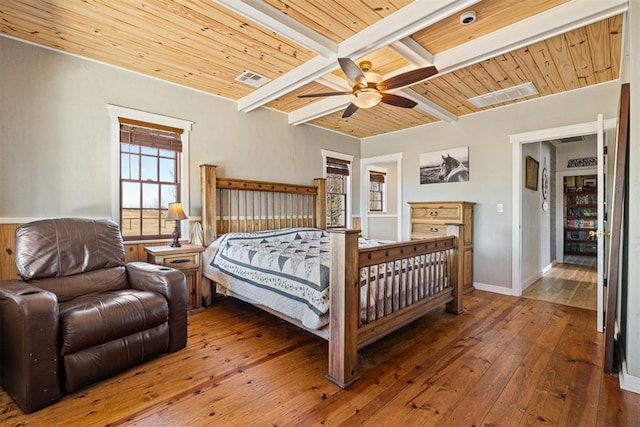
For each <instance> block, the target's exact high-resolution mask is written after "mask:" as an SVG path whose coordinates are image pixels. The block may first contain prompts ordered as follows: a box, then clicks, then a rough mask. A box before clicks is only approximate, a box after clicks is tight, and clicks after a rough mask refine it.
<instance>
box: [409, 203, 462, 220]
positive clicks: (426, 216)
mask: <svg viewBox="0 0 640 427" xmlns="http://www.w3.org/2000/svg"><path fill="white" fill-rule="evenodd" d="M460 208H461V207H460V206H455V205H450V206H447V205H440V206H424V207H417V206H412V207H411V219H412V220H427V221H442V222H446V221H462V210H461V209H460Z"/></svg>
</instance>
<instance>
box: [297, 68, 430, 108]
mask: <svg viewBox="0 0 640 427" xmlns="http://www.w3.org/2000/svg"><path fill="white" fill-rule="evenodd" d="M338 63H339V64H340V68H342V71H343V72H344V74H345V75H346V76H347V78H348V79H349V80H350V81H351V83H353V85H354V86H353V89H352V90H351V91H350V92H346V91H345V92H324V93H310V94H306V95H298V98H318V97H323V96H335V95H351V103H350V104H349V106H348V107H347V109H346V110H344V113H343V114H342V118H346V117H350V116H351V115H353V113H355V112H356V111H357V110H358V108H371V107H374V106H376V105H378V104H379V103H380V102H384V103H385V104H389V105H393V106H396V107H403V108H413V107H415V106H416V105H418V103H417V102H415V101H412V100H411V99H408V98H405V97H403V96H399V95H394V94H392V93H384V91H386V90H391V89H398V88H401V87H404V86H409V85H411V84H414V83H417V82H419V81H421V80H424V79H426V78H429V77H431V76H433V75H435V74H437V73H438V70H437V69H436V67H434V66H430V67H424V68H418V69H416V70H411V71H407V72H406V73H402V74H398V75H397V76H393V77H390V78H388V79H386V80H382V76H381V75H380V74H378V73H376V72H374V71H371V62H369V61H362V62H361V63H360V66H358V65H356V63H355V62H353V61H352V60H351V59H349V58H338Z"/></svg>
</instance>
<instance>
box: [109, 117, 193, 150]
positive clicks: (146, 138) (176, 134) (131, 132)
mask: <svg viewBox="0 0 640 427" xmlns="http://www.w3.org/2000/svg"><path fill="white" fill-rule="evenodd" d="M118 120H119V122H120V142H121V143H123V144H135V145H141V146H145V147H151V148H157V149H160V150H169V151H175V152H178V153H181V152H182V140H181V135H182V129H177V128H172V127H169V126H162V125H155V124H153V123H146V122H140V121H137V120H130V119H125V118H119V119H118Z"/></svg>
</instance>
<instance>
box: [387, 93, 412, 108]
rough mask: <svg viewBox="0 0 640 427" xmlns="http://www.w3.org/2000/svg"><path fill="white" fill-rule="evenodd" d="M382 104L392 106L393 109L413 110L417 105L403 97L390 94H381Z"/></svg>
mask: <svg viewBox="0 0 640 427" xmlns="http://www.w3.org/2000/svg"><path fill="white" fill-rule="evenodd" d="M381 101H382V102H384V103H385V104H389V105H393V106H395V107H403V108H413V107H415V106H416V105H418V103H417V102H415V101H412V100H410V99H409V98H405V97H404V96H398V95H394V94H392V93H383V94H382V100H381Z"/></svg>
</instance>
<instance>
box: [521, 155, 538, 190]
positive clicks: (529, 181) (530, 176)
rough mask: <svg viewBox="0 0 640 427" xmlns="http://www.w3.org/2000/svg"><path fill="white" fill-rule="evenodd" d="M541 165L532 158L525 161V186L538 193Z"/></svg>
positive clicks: (528, 157)
mask: <svg viewBox="0 0 640 427" xmlns="http://www.w3.org/2000/svg"><path fill="white" fill-rule="evenodd" d="M539 168H540V163H539V162H538V161H537V160H536V159H534V158H533V157H531V156H527V158H526V161H525V179H524V186H525V188H528V189H530V190H533V191H538V169H539Z"/></svg>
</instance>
